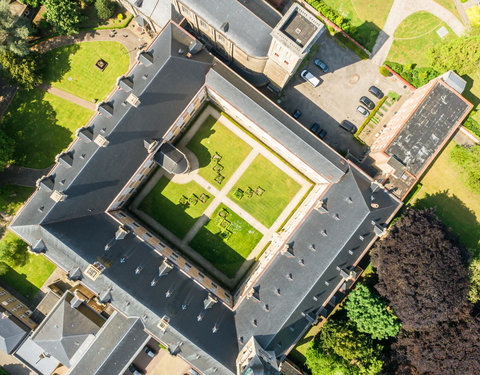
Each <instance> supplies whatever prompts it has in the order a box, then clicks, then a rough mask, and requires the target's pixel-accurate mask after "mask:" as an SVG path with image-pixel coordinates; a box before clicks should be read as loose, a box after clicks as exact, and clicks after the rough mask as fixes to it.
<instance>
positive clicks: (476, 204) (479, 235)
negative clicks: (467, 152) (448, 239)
mask: <svg viewBox="0 0 480 375" xmlns="http://www.w3.org/2000/svg"><path fill="white" fill-rule="evenodd" d="M455 145H456V143H455V142H454V141H451V142H450V143H449V145H448V146H447V148H446V149H445V150H444V151H443V152H442V154H441V155H440V156H439V157H438V159H437V160H436V161H435V163H434V164H433V166H432V167H431V168H430V170H429V171H428V173H427V174H426V175H425V176H424V177H423V179H422V180H421V181H420V182H421V183H422V184H423V187H422V189H421V190H420V192H419V193H418V194H417V195H416V197H415V200H414V202H413V204H414V205H415V206H416V207H420V208H426V207H435V210H436V213H437V215H438V217H439V218H440V220H442V221H443V222H444V223H445V224H446V225H448V226H449V227H450V228H452V230H453V231H454V232H455V233H456V234H457V235H458V236H459V237H460V240H461V242H462V243H463V244H464V245H465V246H467V247H468V248H470V249H472V250H474V251H476V253H477V254H478V255H480V194H474V193H472V191H471V190H470V189H469V188H467V187H466V186H465V185H464V184H463V182H462V181H463V176H462V174H461V172H460V171H459V170H458V167H457V166H456V165H455V164H454V163H453V162H452V161H451V160H450V152H451V150H452V149H453V148H454V147H455Z"/></svg>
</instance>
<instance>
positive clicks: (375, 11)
mask: <svg viewBox="0 0 480 375" xmlns="http://www.w3.org/2000/svg"><path fill="white" fill-rule="evenodd" d="M324 1H325V3H326V4H328V5H329V6H330V7H332V8H333V9H335V10H336V11H337V12H339V13H340V14H341V15H342V16H343V17H344V18H347V19H349V20H350V22H351V24H352V25H353V26H355V27H356V28H357V30H356V32H355V33H352V36H353V37H354V38H355V39H357V41H358V42H360V44H362V45H363V46H364V47H366V48H367V49H368V50H372V48H373V46H374V45H375V41H376V40H377V36H378V34H379V33H380V30H381V29H382V28H383V26H384V25H385V21H386V20H387V17H388V13H389V12H390V8H391V7H392V4H393V0H385V1H382V0H324ZM334 22H335V20H334Z"/></svg>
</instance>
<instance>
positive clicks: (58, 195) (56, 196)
mask: <svg viewBox="0 0 480 375" xmlns="http://www.w3.org/2000/svg"><path fill="white" fill-rule="evenodd" d="M50 198H51V199H52V200H53V201H55V202H63V201H64V200H65V199H67V194H64V193H62V192H61V191H58V190H54V191H53V193H52V194H51V195H50Z"/></svg>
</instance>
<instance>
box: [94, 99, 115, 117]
mask: <svg viewBox="0 0 480 375" xmlns="http://www.w3.org/2000/svg"><path fill="white" fill-rule="evenodd" d="M97 111H98V113H100V114H101V115H103V116H105V117H106V118H110V117H112V115H113V107H112V106H111V105H110V104H109V103H105V102H100V103H99V104H98V105H97Z"/></svg>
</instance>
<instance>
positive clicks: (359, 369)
mask: <svg viewBox="0 0 480 375" xmlns="http://www.w3.org/2000/svg"><path fill="white" fill-rule="evenodd" d="M381 350H382V347H381V346H379V345H376V344H375V343H374V342H373V340H372V338H371V337H370V336H369V335H366V334H364V333H361V332H358V331H357V330H356V329H355V324H354V323H353V322H351V321H350V320H345V319H340V320H336V319H334V318H331V319H329V320H328V321H327V322H326V323H325V324H324V325H323V327H322V330H321V331H320V333H319V334H318V336H317V337H316V338H315V340H314V342H313V343H312V345H311V347H310V350H309V351H308V352H307V364H310V365H311V366H312V367H310V369H311V370H312V373H313V374H314V375H323V374H325V373H327V374H328V372H327V369H330V370H331V369H337V370H338V369H343V368H348V369H349V371H350V372H349V374H352V375H357V374H364V375H375V374H379V373H380V372H381V369H382V365H383V362H382V361H381V360H380V353H381ZM352 364H354V365H353V366H352Z"/></svg>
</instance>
